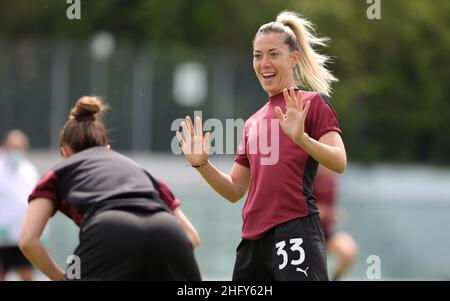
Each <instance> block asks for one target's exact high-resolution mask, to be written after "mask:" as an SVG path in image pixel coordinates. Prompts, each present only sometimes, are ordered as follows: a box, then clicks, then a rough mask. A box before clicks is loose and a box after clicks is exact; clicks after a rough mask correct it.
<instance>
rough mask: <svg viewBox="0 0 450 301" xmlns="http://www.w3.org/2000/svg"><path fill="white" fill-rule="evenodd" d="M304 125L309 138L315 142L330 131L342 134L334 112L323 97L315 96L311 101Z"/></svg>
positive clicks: (329, 103) (327, 100) (326, 98)
mask: <svg viewBox="0 0 450 301" xmlns="http://www.w3.org/2000/svg"><path fill="white" fill-rule="evenodd" d="M305 124H306V126H307V131H308V134H309V136H311V138H313V139H315V140H319V139H320V137H322V136H323V135H324V134H326V133H328V132H331V131H334V132H338V133H339V134H342V131H341V129H340V127H339V121H338V118H337V114H336V111H335V110H334V109H333V107H332V106H331V102H330V100H329V99H328V97H326V96H325V95H320V94H317V95H316V96H315V97H314V98H313V99H312V101H311V107H310V109H309V112H308V116H307V117H306V121H305Z"/></svg>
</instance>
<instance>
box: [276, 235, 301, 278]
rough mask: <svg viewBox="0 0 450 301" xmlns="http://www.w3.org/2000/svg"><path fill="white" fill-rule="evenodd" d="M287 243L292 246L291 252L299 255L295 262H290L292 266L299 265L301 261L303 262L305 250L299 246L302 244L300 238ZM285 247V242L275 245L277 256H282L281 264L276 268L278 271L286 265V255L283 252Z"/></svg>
mask: <svg viewBox="0 0 450 301" xmlns="http://www.w3.org/2000/svg"><path fill="white" fill-rule="evenodd" d="M289 242H290V243H291V244H292V246H291V250H292V251H297V252H299V253H300V257H299V258H298V259H295V260H291V264H292V265H301V264H302V263H303V261H305V250H303V248H302V247H301V246H300V245H301V244H302V243H303V239H302V238H292V239H290V240H289ZM285 246H286V242H285V241H284V240H282V241H280V242H278V243H276V244H275V247H276V248H277V255H281V256H283V262H282V263H281V264H279V265H278V268H279V269H280V270H282V269H284V268H285V267H286V265H287V264H288V254H287V252H286V251H285V250H284V247H285Z"/></svg>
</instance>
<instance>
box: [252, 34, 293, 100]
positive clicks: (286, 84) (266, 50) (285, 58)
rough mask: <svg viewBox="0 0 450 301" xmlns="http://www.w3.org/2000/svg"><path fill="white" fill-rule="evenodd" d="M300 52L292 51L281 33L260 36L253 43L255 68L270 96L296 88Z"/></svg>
mask: <svg viewBox="0 0 450 301" xmlns="http://www.w3.org/2000/svg"><path fill="white" fill-rule="evenodd" d="M297 62H298V52H297V51H290V50H289V47H288V45H287V44H286V43H284V35H283V34H281V33H266V34H260V35H258V36H257V37H256V38H255V41H254V43H253V68H254V69H255V73H256V76H257V77H258V79H259V82H260V83H261V86H262V87H263V89H264V90H265V91H266V92H267V93H268V94H269V96H273V95H277V94H279V93H281V92H283V89H284V88H290V87H295V81H294V67H295V65H296V63H297Z"/></svg>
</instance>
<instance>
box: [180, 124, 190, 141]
mask: <svg viewBox="0 0 450 301" xmlns="http://www.w3.org/2000/svg"><path fill="white" fill-rule="evenodd" d="M181 127H182V128H183V135H184V137H185V138H186V140H187V139H188V137H191V131H190V130H189V129H188V127H187V125H186V122H184V121H183V122H182V123H181Z"/></svg>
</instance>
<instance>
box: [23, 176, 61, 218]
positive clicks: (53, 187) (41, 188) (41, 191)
mask: <svg viewBox="0 0 450 301" xmlns="http://www.w3.org/2000/svg"><path fill="white" fill-rule="evenodd" d="M37 198H46V199H49V200H51V201H52V202H53V205H54V211H53V215H54V214H55V213H56V211H58V209H59V208H60V206H61V203H62V200H61V197H60V194H59V188H58V180H57V178H56V174H55V172H54V171H52V170H51V171H49V172H48V173H47V174H46V175H45V176H44V177H43V178H42V179H41V180H40V181H39V182H38V183H37V185H36V187H35V188H34V189H33V191H32V192H31V194H30V196H29V197H28V202H29V203H30V202H32V201H33V200H35V199H37Z"/></svg>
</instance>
